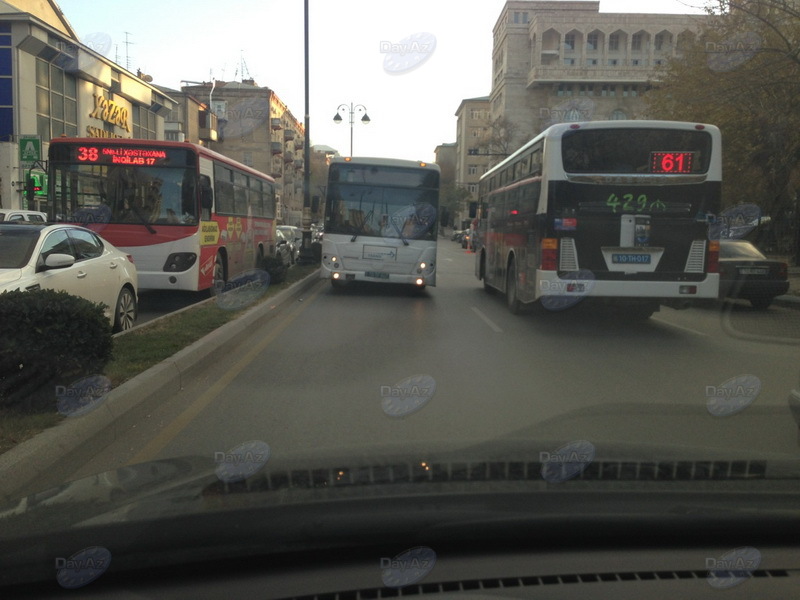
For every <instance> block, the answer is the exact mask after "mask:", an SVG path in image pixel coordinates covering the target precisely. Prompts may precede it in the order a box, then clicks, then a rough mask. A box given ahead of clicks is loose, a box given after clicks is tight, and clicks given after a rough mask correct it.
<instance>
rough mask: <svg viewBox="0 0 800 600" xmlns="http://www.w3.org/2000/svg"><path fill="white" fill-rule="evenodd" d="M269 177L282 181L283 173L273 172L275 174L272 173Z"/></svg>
mask: <svg viewBox="0 0 800 600" xmlns="http://www.w3.org/2000/svg"><path fill="white" fill-rule="evenodd" d="M269 175H270V177H272V178H273V179H280V178H281V177H283V173H281V172H280V171H273V172H272V173H270V174H269Z"/></svg>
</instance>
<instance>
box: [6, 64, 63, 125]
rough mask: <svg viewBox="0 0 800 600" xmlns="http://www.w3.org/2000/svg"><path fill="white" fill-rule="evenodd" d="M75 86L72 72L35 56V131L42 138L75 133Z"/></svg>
mask: <svg viewBox="0 0 800 600" xmlns="http://www.w3.org/2000/svg"><path fill="white" fill-rule="evenodd" d="M77 89H78V86H77V83H76V80H75V77H74V76H73V75H70V74H69V73H65V72H64V70H63V69H60V68H58V67H56V66H55V65H51V64H50V63H48V62H47V61H44V60H42V59H39V58H37V59H36V133H37V135H39V136H41V137H42V139H44V140H50V139H52V138H55V137H61V136H62V135H67V136H69V137H75V136H77V135H78V101H77V93H78V92H77ZM0 102H2V101H0Z"/></svg>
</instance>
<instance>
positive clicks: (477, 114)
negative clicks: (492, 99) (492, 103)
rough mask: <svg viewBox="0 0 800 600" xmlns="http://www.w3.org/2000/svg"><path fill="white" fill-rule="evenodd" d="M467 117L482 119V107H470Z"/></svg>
mask: <svg viewBox="0 0 800 600" xmlns="http://www.w3.org/2000/svg"><path fill="white" fill-rule="evenodd" d="M469 117H470V119H474V120H478V119H483V118H484V116H483V109H482V108H473V109H470V111H469Z"/></svg>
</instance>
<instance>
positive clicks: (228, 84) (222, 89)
mask: <svg viewBox="0 0 800 600" xmlns="http://www.w3.org/2000/svg"><path fill="white" fill-rule="evenodd" d="M181 91H182V92H183V93H185V94H189V95H191V96H192V97H194V98H196V99H197V100H198V101H200V102H201V103H204V104H207V105H208V106H210V107H211V112H212V113H213V114H214V115H216V118H217V140H216V141H210V140H209V141H208V142H207V143H206V145H207V146H208V147H209V148H211V149H212V150H215V151H216V152H219V153H221V154H224V155H225V156H229V157H231V158H232V159H234V160H236V161H239V162H241V163H244V164H246V165H248V166H250V167H253V168H254V169H257V170H258V171H261V172H262V173H267V174H268V175H271V176H272V177H274V178H275V181H276V186H275V187H276V204H277V206H276V214H277V217H278V222H279V223H283V224H286V225H297V226H299V225H301V221H302V213H303V164H304V161H303V146H304V142H305V127H304V126H303V124H302V123H300V122H299V121H298V120H297V119H296V118H295V117H294V115H293V114H292V112H291V111H290V110H289V107H288V106H287V105H286V104H285V103H284V102H283V101H282V100H281V99H280V98H279V97H278V95H277V94H276V93H275V91H274V90H271V89H270V88H268V87H259V86H258V85H256V82H255V81H254V80H252V79H245V80H243V81H241V82H239V81H214V82H208V83H202V84H198V85H189V86H184V87H182V88H181Z"/></svg>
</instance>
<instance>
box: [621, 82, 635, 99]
mask: <svg viewBox="0 0 800 600" xmlns="http://www.w3.org/2000/svg"><path fill="white" fill-rule="evenodd" d="M638 95H639V90H638V89H637V88H636V86H635V85H623V86H622V97H623V98H627V97H631V98H635V97H636V96H638Z"/></svg>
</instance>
